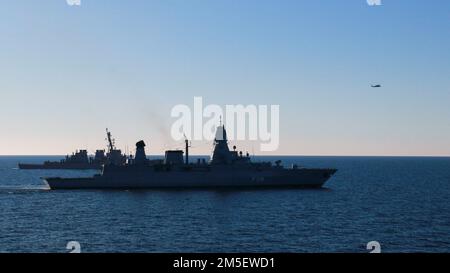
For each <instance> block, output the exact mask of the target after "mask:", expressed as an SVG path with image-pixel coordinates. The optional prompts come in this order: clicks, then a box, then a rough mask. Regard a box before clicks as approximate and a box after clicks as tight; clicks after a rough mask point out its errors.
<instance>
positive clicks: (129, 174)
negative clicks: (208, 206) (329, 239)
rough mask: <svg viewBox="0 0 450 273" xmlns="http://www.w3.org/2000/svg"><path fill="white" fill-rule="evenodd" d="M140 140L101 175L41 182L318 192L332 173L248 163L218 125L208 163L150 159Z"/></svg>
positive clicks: (173, 153) (175, 153) (177, 156)
mask: <svg viewBox="0 0 450 273" xmlns="http://www.w3.org/2000/svg"><path fill="white" fill-rule="evenodd" d="M145 146H146V145H145V143H144V141H142V140H141V141H139V142H137V143H136V154H135V156H134V157H130V158H129V159H128V160H127V163H126V164H122V165H117V164H109V163H106V164H104V166H103V170H102V172H101V173H100V174H97V175H94V176H93V177H88V178H60V177H49V178H43V180H44V181H45V182H46V183H47V184H48V186H49V187H50V189H52V190H58V189H160V188H161V189H184V188H241V187H247V188H261V187H266V188H272V187H295V188H297V187H299V188H320V187H322V186H323V185H324V183H325V182H326V181H327V180H328V179H330V178H331V177H332V176H333V174H335V173H336V171H337V170H336V169H310V168H300V167H298V166H296V165H294V166H292V168H285V167H283V166H282V165H281V161H276V162H275V164H272V163H271V162H252V161H251V158H250V156H249V154H248V153H247V154H246V155H243V153H242V152H239V153H238V152H237V151H236V147H235V146H234V147H233V148H234V150H233V151H230V150H229V147H228V141H227V134H226V130H225V127H224V126H222V125H221V126H219V127H218V128H217V131H216V137H215V140H214V152H213V155H212V158H211V160H210V161H209V162H206V160H205V159H203V160H201V159H198V160H197V162H194V163H190V162H189V147H190V146H189V141H188V140H186V141H185V151H184V152H183V151H182V150H170V151H166V152H165V158H164V160H149V159H148V158H147V156H146V153H145Z"/></svg>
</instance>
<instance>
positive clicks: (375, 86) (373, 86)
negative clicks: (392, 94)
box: [371, 84, 381, 88]
mask: <svg viewBox="0 0 450 273" xmlns="http://www.w3.org/2000/svg"><path fill="white" fill-rule="evenodd" d="M371 86H372V88H380V87H381V84H376V85H371Z"/></svg>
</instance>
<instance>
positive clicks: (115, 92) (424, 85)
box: [0, 0, 450, 156]
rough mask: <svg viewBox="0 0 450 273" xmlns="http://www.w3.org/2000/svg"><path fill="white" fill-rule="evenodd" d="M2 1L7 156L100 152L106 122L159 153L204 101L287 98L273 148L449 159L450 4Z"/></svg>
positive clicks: (123, 137)
mask: <svg viewBox="0 0 450 273" xmlns="http://www.w3.org/2000/svg"><path fill="white" fill-rule="evenodd" d="M1 4H2V5H1V9H0V75H1V77H0V154H1V155H19V154H20V155H47V154H67V153H71V152H72V151H73V150H75V149H78V148H87V149H89V151H91V152H92V151H94V150H95V149H96V148H105V146H106V143H105V141H104V138H105V135H104V130H105V128H106V127H108V128H110V129H111V131H112V132H113V134H114V136H115V137H116V138H117V144H118V146H119V147H120V148H122V149H125V147H126V146H129V147H133V146H134V143H135V142H136V141H138V140H140V139H143V140H145V141H146V142H148V143H149V146H148V153H149V154H162V153H163V150H164V149H166V148H174V147H181V145H179V144H176V143H174V142H173V141H172V140H171V139H170V134H169V133H170V131H169V130H170V126H171V124H172V122H173V121H174V120H173V119H171V118H170V110H171V108H172V107H173V106H174V105H176V104H188V105H192V104H193V97H194V96H202V97H203V98H204V100H205V103H211V104H219V105H225V104H279V105H280V115H281V145H280V149H279V150H278V151H275V152H273V153H272V154H279V155H281V154H291V155H294V154H298V155H417V156H419V155H436V156H446V155H450V107H449V106H450V1H448V0H432V1H430V0H384V1H383V6H380V7H370V6H368V5H367V3H366V1H365V0H342V1H338V0H303V1H302V0H151V1H149V0H133V1H129V0H82V5H81V6H80V7H70V6H68V5H67V4H66V1H65V0H41V1H36V0H14V1H13V0H11V1H1ZM371 84H382V85H383V88H378V89H374V88H370V85H371ZM238 146H240V147H242V149H244V150H249V151H251V149H252V148H251V146H252V145H251V144H249V143H238ZM253 146H254V147H257V145H256V144H253ZM210 150H211V143H194V148H193V150H192V153H194V154H209V153H210ZM255 152H256V153H257V150H256V148H255Z"/></svg>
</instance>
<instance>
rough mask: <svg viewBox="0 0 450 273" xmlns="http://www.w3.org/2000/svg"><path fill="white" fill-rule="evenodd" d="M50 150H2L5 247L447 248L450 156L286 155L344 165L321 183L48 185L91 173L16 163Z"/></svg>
mask: <svg viewBox="0 0 450 273" xmlns="http://www.w3.org/2000/svg"><path fill="white" fill-rule="evenodd" d="M47 159H58V158H57V157H0V218H1V220H0V252H66V251H67V250H66V244H67V242H69V241H73V240H75V241H78V242H80V244H81V248H82V251H83V252H367V250H366V244H367V243H368V242H369V241H374V240H375V241H378V242H380V244H381V247H382V251H383V252H449V251H450V201H449V198H450V158H396V157H392V158H387V157H384V158H383V157H282V159H283V162H284V163H285V164H291V163H299V165H301V166H308V167H334V168H338V169H339V172H338V173H337V174H336V176H335V177H334V178H332V179H331V180H330V181H329V182H328V183H327V184H326V189H323V190H292V189H291V190H244V191H236V190H234V191H231V190H229V191H223V190H220V191H219V190H217V191H215V190H202V191H161V190H158V191H155V190H153V191H92V190H91V191H49V190H47V189H46V187H45V185H44V183H43V182H42V181H41V180H40V179H39V178H40V177H42V176H67V177H71V176H90V175H92V174H93V173H95V172H94V171H24V170H18V169H16V166H17V163H18V162H19V161H21V162H42V161H44V160H47ZM259 159H261V158H259ZM262 159H264V160H274V158H270V157H266V158H262Z"/></svg>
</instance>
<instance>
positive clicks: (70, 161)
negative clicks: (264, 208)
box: [19, 129, 127, 170]
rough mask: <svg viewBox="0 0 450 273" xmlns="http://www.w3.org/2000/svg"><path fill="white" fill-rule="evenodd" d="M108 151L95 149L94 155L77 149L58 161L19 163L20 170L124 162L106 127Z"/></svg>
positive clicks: (81, 167) (98, 167)
mask: <svg viewBox="0 0 450 273" xmlns="http://www.w3.org/2000/svg"><path fill="white" fill-rule="evenodd" d="M106 136H107V138H106V140H107V141H108V151H107V153H106V155H105V150H97V151H96V152H95V155H94V157H90V156H89V155H88V152H87V150H79V151H76V152H75V153H73V154H72V155H70V156H69V155H67V156H66V157H65V158H64V159H62V160H60V161H45V162H44V163H42V164H27V163H19V169H21V170H101V169H102V168H103V165H104V164H113V165H122V164H124V163H125V162H126V159H127V158H126V156H125V155H123V154H122V151H121V150H118V149H116V148H115V146H114V142H115V140H114V139H113V138H112V135H111V132H110V131H108V129H106Z"/></svg>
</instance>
